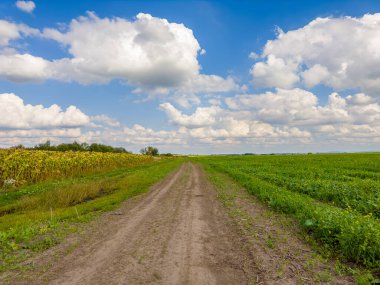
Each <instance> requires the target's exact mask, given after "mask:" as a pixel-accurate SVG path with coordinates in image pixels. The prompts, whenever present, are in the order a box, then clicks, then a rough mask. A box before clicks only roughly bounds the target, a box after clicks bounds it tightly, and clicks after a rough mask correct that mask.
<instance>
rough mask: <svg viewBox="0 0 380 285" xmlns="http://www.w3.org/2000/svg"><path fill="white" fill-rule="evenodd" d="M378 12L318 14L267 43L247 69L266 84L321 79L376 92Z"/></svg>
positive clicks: (379, 86) (379, 80)
mask: <svg viewBox="0 0 380 285" xmlns="http://www.w3.org/2000/svg"><path fill="white" fill-rule="evenodd" d="M379 46H380V13H378V14H367V15H364V16H363V17H359V18H355V17H341V18H317V19H315V20H313V21H312V22H310V23H309V24H307V25H306V26H304V27H302V28H300V29H297V30H291V31H288V32H283V31H281V30H279V32H278V35H277V38H276V39H274V40H270V41H268V42H267V43H266V45H265V47H264V50H263V53H262V55H261V57H262V60H261V61H259V62H257V63H255V64H254V65H253V67H252V70H251V73H252V75H253V79H254V82H255V83H256V84H260V85H262V86H266V87H281V88H288V89H289V88H292V87H293V86H296V85H297V84H299V83H300V82H301V81H302V82H303V84H305V86H307V87H313V86H315V85H318V84H324V85H327V86H330V87H332V88H334V89H335V90H343V89H351V88H360V89H361V90H362V91H364V92H367V93H369V94H370V95H372V96H377V95H379V94H380V49H379Z"/></svg>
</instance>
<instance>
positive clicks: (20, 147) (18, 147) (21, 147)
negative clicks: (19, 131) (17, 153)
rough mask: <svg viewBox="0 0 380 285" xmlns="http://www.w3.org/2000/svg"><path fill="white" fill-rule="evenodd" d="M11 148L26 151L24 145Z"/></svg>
mask: <svg viewBox="0 0 380 285" xmlns="http://www.w3.org/2000/svg"><path fill="white" fill-rule="evenodd" d="M11 148H13V149H25V146H23V145H22V144H19V145H15V146H12V147H11Z"/></svg>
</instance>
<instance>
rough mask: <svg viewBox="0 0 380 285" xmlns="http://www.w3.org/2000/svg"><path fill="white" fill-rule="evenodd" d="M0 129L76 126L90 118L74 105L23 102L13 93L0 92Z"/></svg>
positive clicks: (86, 122) (83, 123) (84, 124)
mask: <svg viewBox="0 0 380 285" xmlns="http://www.w3.org/2000/svg"><path fill="white" fill-rule="evenodd" d="M0 114H1V120H0V129H20V130H22V129H25V130H28V129H53V128H77V127H81V126H86V125H87V124H89V123H90V118H89V117H88V116H87V115H86V114H84V113H82V112H81V111H80V110H79V109H78V108H76V107H75V106H70V107H68V108H67V109H66V110H62V108H61V107H59V106H58V105H55V104H54V105H52V106H50V107H47V108H46V107H44V106H42V105H30V104H25V103H24V101H23V100H22V99H21V98H20V97H18V96H16V95H15V94H13V93H3V94H0Z"/></svg>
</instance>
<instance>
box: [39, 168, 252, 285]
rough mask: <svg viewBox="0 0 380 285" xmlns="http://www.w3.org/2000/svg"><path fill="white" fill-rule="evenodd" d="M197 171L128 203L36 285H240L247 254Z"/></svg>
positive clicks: (245, 279) (184, 173)
mask: <svg viewBox="0 0 380 285" xmlns="http://www.w3.org/2000/svg"><path fill="white" fill-rule="evenodd" d="M231 227H233V225H232V224H230V223H229V219H228V216H227V214H226V213H225V211H223V209H222V208H221V205H220V203H219V202H218V201H217V199H216V193H215V191H214V190H213V189H212V187H210V185H209V183H208V182H207V180H206V178H205V176H204V174H203V172H202V171H201V170H200V168H199V167H198V166H195V165H193V164H190V163H187V164H184V165H182V166H181V167H180V169H179V170H178V171H177V172H175V173H174V174H173V175H171V177H169V178H167V179H166V180H165V181H163V182H162V183H160V184H159V185H157V186H156V187H155V188H154V189H152V191H150V192H149V193H148V194H147V195H145V196H141V197H138V198H137V199H133V201H132V200H131V201H128V202H127V203H125V204H124V206H123V207H122V208H121V209H119V210H118V212H116V215H115V213H114V215H109V216H108V217H107V218H105V219H104V221H103V222H101V223H100V224H99V225H98V226H97V228H96V229H93V231H92V233H91V234H88V237H87V238H86V241H85V243H83V244H81V245H80V246H78V247H76V248H75V249H74V250H73V252H72V253H70V254H68V255H66V256H65V257H64V258H63V259H61V260H59V261H58V262H56V263H55V264H54V265H53V267H52V268H51V269H50V270H49V271H48V272H47V273H46V274H43V275H42V276H41V277H40V278H39V280H35V282H36V284H37V283H40V282H43V281H46V282H47V283H48V284H60V285H61V284H147V283H152V282H154V283H158V284H244V283H247V282H248V279H250V278H253V277H254V276H249V273H247V272H253V271H252V270H249V269H250V268H249V267H250V265H251V264H250V260H251V258H250V256H249V255H250V253H249V252H248V251H245V250H244V246H240V243H241V242H242V241H241V237H239V235H238V234H237V233H236V231H231Z"/></svg>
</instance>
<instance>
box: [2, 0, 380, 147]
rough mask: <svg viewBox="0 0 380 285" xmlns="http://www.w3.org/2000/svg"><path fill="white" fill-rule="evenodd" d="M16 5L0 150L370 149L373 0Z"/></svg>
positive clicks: (375, 93)
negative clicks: (97, 145)
mask: <svg viewBox="0 0 380 285" xmlns="http://www.w3.org/2000/svg"><path fill="white" fill-rule="evenodd" d="M18 2H23V3H21V4H20V3H18V4H17V3H16V1H8V0H6V1H2V2H1V4H0V20H2V22H0V57H1V59H0V112H1V113H3V114H2V116H4V118H5V117H6V118H7V119H6V120H3V123H0V146H3V147H8V146H11V145H15V144H18V143H22V144H25V145H34V144H36V143H38V142H41V141H44V140H46V139H50V140H52V141H53V142H54V143H59V142H66V141H73V140H77V141H89V142H103V143H107V144H112V145H118V146H124V147H126V148H128V149H131V150H133V151H137V150H138V149H140V148H142V147H144V146H145V145H148V144H152V145H155V146H157V147H159V148H160V149H162V151H172V152H180V153H230V152H237V153H241V152H294V151H305V152H306V151H340V150H341V151H366V150H379V148H378V145H379V142H380V106H379V104H378V103H379V97H380V96H379V94H380V68H378V67H376V66H379V64H378V63H380V56H379V54H377V53H376V43H377V42H378V43H379V44H380V34H379V33H380V32H379V31H380V16H379V15H378V14H377V12H380V2H379V1H315V3H312V4H310V1H141V0H140V1H100V0H95V1H18ZM31 2H33V3H34V5H33V6H30V5H31ZM23 4H24V6H23ZM28 5H29V6H28ZM23 7H24V8H23ZM25 7H26V8H25ZM89 11H91V13H94V14H89ZM139 13H144V15H147V14H149V15H151V16H143V17H140V18H138V17H136V16H137V15H138V14H139ZM364 15H369V16H371V17H365V16H364ZM80 17H82V19H79V18H80ZM318 19H322V20H318ZM73 23H74V24H73ZM75 23H77V24H76V25H75ZM313 23H314V24H313ZM176 24H183V25H182V26H180V27H178V25H177V26H175V25H176ZM26 27H27V28H26ZM103 28H104V30H103ZM47 29H50V30H47ZM278 29H281V32H280V31H279V30H278ZM10 30H12V33H13V34H12V33H10V32H9V31H10ZM81 33H84V34H83V35H85V36H83V35H82V34H81ZM352 33H353V36H352V40H350V39H349V38H350V36H351V34H352ZM173 34H174V38H173ZM139 35H140V36H141V39H143V40H142V42H137V46H136V47H135V46H134V45H133V46H130V45H127V42H128V44H130V43H129V41H130V40H131V41H132V44H133V42H134V40H135V39H137V38H138V37H139ZM183 36H186V40H185V41H184V40H183ZM128 37H132V38H128ZM133 37H135V38H133ZM2 39H3V40H2ZM299 39H302V40H300V41H299ZM269 41H273V43H274V44H273V45H271V46H270V42H269ZM376 41H377V42H376ZM135 42H136V41H135ZM106 43H111V44H110V46H108V45H107V47H106ZM103 44H104V45H105V46H104V48H102V45H103ZM110 47H111V48H110ZM112 49H115V50H118V51H119V52H118V53H117V55H115V57H114V56H113V54H112V53H113V51H112ZM203 50H204V51H203ZM103 54H104V56H103ZM252 54H253V55H254V56H252ZM250 55H251V56H250ZM140 56H143V57H144V60H146V63H144V64H139V63H135V61H136V60H139V57H140ZM57 61H62V62H60V63H59V64H56V62H57ZM63 61H65V62H63ZM79 61H81V62H80V63H78V62H79ZM1 65H3V68H1ZM355 70H363V72H362V73H361V74H360V75H357V74H356V73H355ZM166 73H167V74H168V75H165V74H166ZM268 92H269V93H268ZM334 92H337V93H338V94H337V95H331V94H332V93H333V94H335V93H334ZM10 94H11V95H10ZM239 96H240V97H239ZM20 100H23V102H21V101H20ZM54 104H55V105H57V106H59V108H60V109H59V110H56V109H54V108H53V109H54V110H53V109H51V108H50V106H52V105H54ZM39 105H43V107H41V106H40V107H39ZM9 106H13V107H9ZM70 106H74V107H73V108H75V110H74V111H72V110H71V111H69V110H68V109H67V108H69V107H70ZM49 108H50V109H49Z"/></svg>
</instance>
